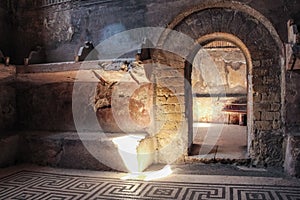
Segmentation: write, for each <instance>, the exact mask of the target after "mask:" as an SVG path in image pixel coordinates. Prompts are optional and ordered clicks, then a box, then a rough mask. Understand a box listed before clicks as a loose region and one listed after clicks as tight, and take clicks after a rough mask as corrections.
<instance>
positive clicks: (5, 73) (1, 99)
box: [0, 64, 17, 133]
mask: <svg viewBox="0 0 300 200" xmlns="http://www.w3.org/2000/svg"><path fill="white" fill-rule="evenodd" d="M14 78H15V68H14V67H12V66H10V67H6V66H4V65H2V64H0V91H1V95H0V130H2V131H3V132H4V133H5V130H6V131H7V130H13V129H16V127H15V122H16V116H17V110H16V90H15V88H14V87H13V85H12V83H13V81H14ZM2 131H1V132H2Z"/></svg>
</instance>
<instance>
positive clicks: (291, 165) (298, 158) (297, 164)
mask: <svg viewBox="0 0 300 200" xmlns="http://www.w3.org/2000/svg"><path fill="white" fill-rule="evenodd" d="M284 167H285V171H286V172H287V173H288V174H289V175H291V176H296V177H300V135H299V133H298V134H295V133H294V134H293V135H292V134H289V136H288V139H287V147H286V154H285V162H284Z"/></svg>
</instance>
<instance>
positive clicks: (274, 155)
mask: <svg viewBox="0 0 300 200" xmlns="http://www.w3.org/2000/svg"><path fill="white" fill-rule="evenodd" d="M168 28H169V29H172V30H176V31H179V32H181V33H183V34H185V35H188V36H189V37H191V38H193V39H194V41H195V43H199V42H201V40H203V38H205V37H209V36H215V37H218V34H220V33H222V34H223V35H226V34H228V35H229V34H231V35H233V36H234V37H236V38H238V40H239V41H241V43H242V44H244V45H243V46H245V47H246V49H247V50H249V51H244V53H245V52H246V53H247V54H249V58H251V59H250V60H248V62H249V63H251V70H250V71H251V72H250V73H249V78H248V80H249V79H250V80H251V81H252V83H253V88H252V89H253V91H251V94H252V97H251V98H252V99H253V102H251V103H252V104H253V105H252V106H253V110H252V112H253V113H252V116H253V118H252V119H251V121H252V122H251V123H252V124H253V127H252V130H251V132H250V138H251V142H249V145H250V158H251V159H252V161H253V162H255V163H258V164H264V165H281V164H282V161H283V148H284V144H283V140H284V134H283V132H284V129H283V122H284V115H283V113H284V112H283V107H284V102H283V101H282V95H283V90H282V89H281V90H280V89H278V88H283V87H281V86H282V83H283V79H284V76H285V75H284V62H283V57H284V54H283V51H282V48H283V44H282V42H281V40H280V38H279V36H278V34H277V32H276V30H275V28H274V27H273V26H272V24H271V22H270V21H269V20H268V19H267V18H265V17H264V16H263V15H262V14H261V13H259V12H257V11H256V10H254V9H252V8H251V7H249V6H247V5H245V4H242V3H239V2H229V1H219V0H216V1H205V2H203V3H201V4H200V5H197V6H194V7H193V8H191V9H188V10H186V11H184V12H182V13H181V14H179V15H178V16H177V17H175V19H174V20H173V21H172V22H171V23H170V24H169V25H168ZM169 32H170V31H169V30H167V31H165V32H164V33H162V35H161V37H160V40H159V42H158V45H159V46H164V45H165V44H166V43H168V45H169V44H170V43H169V42H168V35H169ZM242 48H244V47H242ZM190 50H191V52H192V51H193V48H192V47H191V48H190ZM242 50H243V49H242ZM162 55H163V56H162ZM154 58H155V59H156V60H158V62H160V60H163V61H162V62H163V63H167V64H168V65H170V66H172V65H173V63H174V60H180V59H174V55H170V56H169V55H168V53H165V52H164V53H162V52H156V54H154ZM178 63H179V62H177V63H176V65H177V66H176V67H177V68H178V66H181V67H184V64H178ZM186 94H187V93H186ZM249 95H250V94H249ZM186 105H187V102H186ZM185 116H188V113H185ZM278 144H280V145H278ZM187 148H188V147H187Z"/></svg>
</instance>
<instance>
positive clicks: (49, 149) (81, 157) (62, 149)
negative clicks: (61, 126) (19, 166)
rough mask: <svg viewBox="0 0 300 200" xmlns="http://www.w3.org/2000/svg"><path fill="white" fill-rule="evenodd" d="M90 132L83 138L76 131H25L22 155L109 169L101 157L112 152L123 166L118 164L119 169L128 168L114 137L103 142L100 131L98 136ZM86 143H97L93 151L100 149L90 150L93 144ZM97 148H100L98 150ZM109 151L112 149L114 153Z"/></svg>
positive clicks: (47, 161) (51, 162) (49, 162)
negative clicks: (119, 152)
mask: <svg viewBox="0 0 300 200" xmlns="http://www.w3.org/2000/svg"><path fill="white" fill-rule="evenodd" d="M90 135H91V134H87V137H86V138H79V137H78V135H77V133H74V132H73V133H72V132H69V133H66V132H63V133H59V132H57V133H51V132H27V133H26V134H25V133H23V136H24V142H23V143H24V145H23V146H22V152H23V153H22V157H21V158H20V159H21V160H22V161H23V162H28V163H35V164H39V165H44V166H45V165H46V166H53V167H66V168H77V169H94V170H109V169H110V167H107V166H105V165H104V164H102V163H101V162H100V161H99V160H101V157H103V158H102V159H103V160H105V159H106V160H107V159H109V158H108V156H109V157H110V159H111V161H112V162H111V166H115V165H114V163H115V162H118V163H119V164H118V166H119V168H116V170H120V171H126V168H125V167H124V165H123V166H122V161H121V158H120V157H119V155H118V153H117V149H116V147H115V146H114V144H112V142H111V141H102V142H99V141H97V140H98V139H99V138H98V139H96V138H97V135H96V134H95V136H93V135H92V136H90ZM91 138H92V139H91ZM83 143H84V144H83ZM84 145H90V146H93V147H92V148H94V151H93V153H96V155H94V156H93V155H92V154H91V153H90V152H89V151H88V149H89V150H91V147H89V148H86V147H85V146H84ZM97 148H98V150H97V151H95V150H96V149H97ZM99 149H101V150H99ZM108 152H110V155H109V154H108ZM105 156H106V157H105ZM97 158H98V159H99V160H97ZM113 161H115V162H113Z"/></svg>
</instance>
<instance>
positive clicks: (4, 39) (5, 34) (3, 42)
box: [0, 4, 11, 63]
mask: <svg viewBox="0 0 300 200" xmlns="http://www.w3.org/2000/svg"><path fill="white" fill-rule="evenodd" d="M6 6H7V5H1V4H0V38H1V39H0V50H1V51H2V53H3V54H4V56H9V55H10V53H11V52H10V47H11V46H10V44H9V40H10V39H9V35H10V34H9V31H10V30H11V23H10V17H9V11H8V9H7V7H6ZM3 61H4V60H3V58H2V57H1V56H0V63H3Z"/></svg>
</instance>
